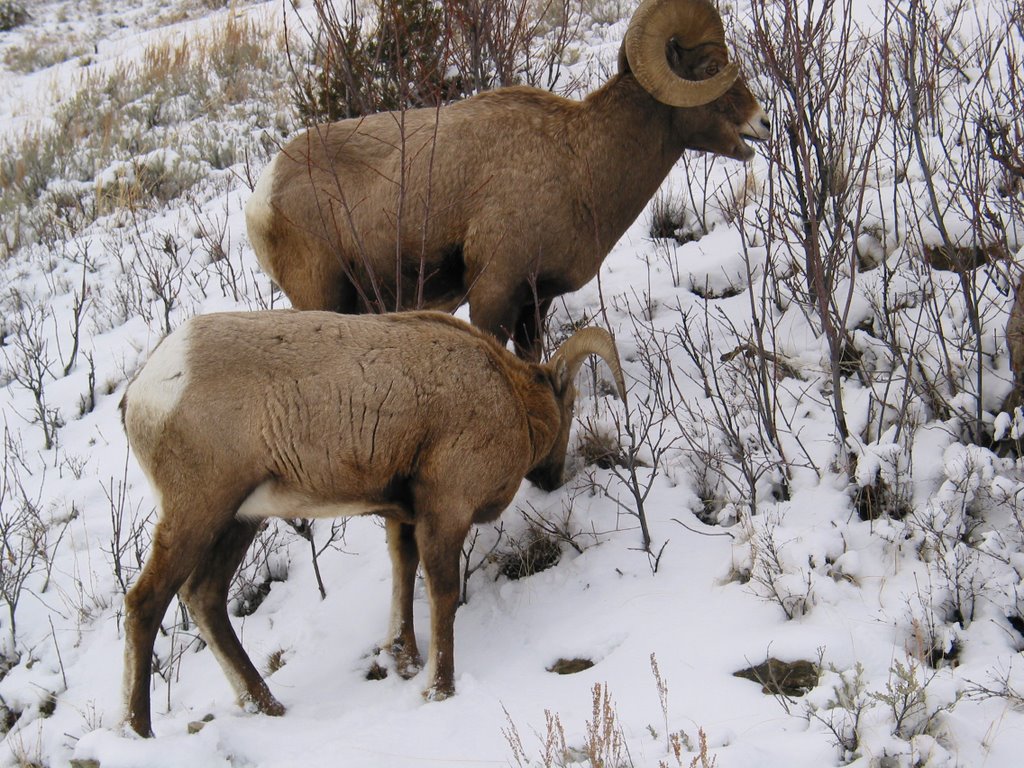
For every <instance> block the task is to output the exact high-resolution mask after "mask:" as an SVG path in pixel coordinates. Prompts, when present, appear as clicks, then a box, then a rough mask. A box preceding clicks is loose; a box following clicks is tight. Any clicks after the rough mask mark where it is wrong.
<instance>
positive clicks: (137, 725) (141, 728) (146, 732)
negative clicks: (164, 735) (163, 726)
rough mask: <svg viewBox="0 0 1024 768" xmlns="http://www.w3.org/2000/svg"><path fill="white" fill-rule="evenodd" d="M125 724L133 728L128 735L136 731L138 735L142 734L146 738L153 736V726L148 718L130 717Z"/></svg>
mask: <svg viewBox="0 0 1024 768" xmlns="http://www.w3.org/2000/svg"><path fill="white" fill-rule="evenodd" d="M125 725H127V726H128V728H129V729H131V730H130V731H129V732H128V735H131V734H132V733H134V734H135V735H136V736H141V737H142V738H144V739H152V738H153V726H152V725H151V724H150V722H149V720H148V719H144V718H141V717H129V718H128V719H127V720H126V721H125Z"/></svg>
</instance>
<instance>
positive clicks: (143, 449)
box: [121, 310, 625, 735]
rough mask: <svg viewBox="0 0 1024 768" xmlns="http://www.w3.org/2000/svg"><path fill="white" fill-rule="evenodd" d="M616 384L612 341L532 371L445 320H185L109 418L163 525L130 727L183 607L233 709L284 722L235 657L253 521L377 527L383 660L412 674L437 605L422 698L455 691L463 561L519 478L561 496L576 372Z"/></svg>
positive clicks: (129, 625) (129, 606)
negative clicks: (233, 597)
mask: <svg viewBox="0 0 1024 768" xmlns="http://www.w3.org/2000/svg"><path fill="white" fill-rule="evenodd" d="M591 354H596V355H599V356H601V357H602V358H603V359H604V360H605V361H606V362H607V363H608V365H609V366H610V368H611V370H612V373H613V376H614V379H615V383H616V386H617V388H618V391H619V394H620V396H622V397H625V383H624V381H623V377H622V372H621V369H620V367H619V358H618V353H617V352H616V350H615V346H614V344H613V342H612V340H611V337H610V336H609V335H608V333H607V332H605V331H604V330H601V329H597V328H587V329H584V330H581V331H579V332H577V333H576V334H575V335H573V336H572V337H571V338H569V339H568V340H567V341H566V342H565V343H564V344H563V345H562V347H561V348H560V349H559V350H558V352H557V353H556V354H555V355H554V356H553V357H552V359H551V361H550V362H549V363H547V364H545V365H538V364H535V363H528V362H524V361H522V360H520V359H518V358H516V357H515V355H513V354H512V353H511V352H508V351H506V350H505V349H503V348H502V347H500V346H499V344H498V343H497V341H496V340H495V339H494V338H493V337H492V336H490V335H488V334H485V333H483V332H481V331H479V330H477V329H475V328H473V327H472V326H471V325H468V324H467V323H464V322H462V321H461V320H457V319H455V318H453V317H451V316H450V315H446V314H443V313H438V312H410V313H400V314H391V315H381V316H362V317H353V316H344V315H337V314H334V313H332V312H296V311H289V310H283V311H271V312H254V313H237V314H220V315H205V316H199V317H195V318H193V319H191V320H189V321H188V322H186V323H185V324H184V325H182V326H181V327H180V328H179V329H178V330H176V331H175V332H174V333H172V334H171V335H170V336H168V337H167V338H166V339H165V340H164V341H163V342H162V343H161V344H160V346H159V347H157V349H156V350H155V351H154V352H153V355H152V357H151V358H150V360H149V361H148V362H147V363H146V365H145V366H144V367H143V369H142V371H141V372H140V373H139V374H138V376H137V377H136V378H135V379H134V381H133V382H132V383H131V384H130V385H129V387H128V391H127V393H126V394H125V398H124V400H123V401H122V404H121V407H122V414H123V417H124V424H125V431H126V432H127V434H128V440H129V442H130V444H131V446H132V449H133V450H134V452H135V455H136V456H137V458H138V460H139V463H140V464H141V466H142V468H143V469H144V470H145V472H146V475H147V477H148V478H149V480H150V483H151V484H152V486H153V488H154V490H155V493H156V497H157V499H158V502H159V506H160V515H159V519H158V522H157V524H156V528H155V530H154V532H153V546H152V552H151V553H150V555H149V560H148V561H147V563H146V566H145V568H144V569H143V571H142V574H141V575H140V577H139V579H138V581H137V582H136V584H135V586H134V587H133V588H132V589H131V591H130V592H129V593H128V596H127V598H126V600H125V606H126V617H125V634H126V640H125V696H126V717H127V720H128V723H129V724H130V725H131V727H132V728H134V729H135V731H137V732H138V733H140V734H142V735H149V734H150V733H151V722H150V708H149V686H150V675H151V661H152V654H153V642H154V639H155V637H156V633H157V630H158V628H159V626H160V621H161V619H162V618H163V615H164V612H165V611H166V609H167V606H168V604H169V602H170V600H171V597H172V596H173V595H174V594H175V592H177V593H178V594H179V596H180V597H181V599H182V600H183V601H184V602H185V603H186V604H187V605H188V607H189V609H190V611H191V612H192V615H193V618H194V619H195V621H196V624H197V625H198V627H199V629H200V631H201V632H202V633H203V636H204V637H205V639H206V641H207V642H208V643H209V645H210V648H211V649H212V650H213V653H214V655H215V656H216V658H217V660H218V661H219V662H220V664H221V666H222V667H223V669H224V672H225V673H226V675H227V677H228V679H229V680H230V682H231V683H232V685H233V686H234V688H235V690H236V692H237V694H238V697H239V700H240V702H242V703H243V704H245V705H247V706H250V707H254V708H255V709H258V710H259V711H261V712H265V713H267V714H274V715H277V714H281V713H283V712H284V708H283V707H282V706H281V704H279V703H278V702H277V700H276V699H275V698H274V696H273V695H272V694H271V693H270V690H269V688H268V687H267V685H266V683H265V682H264V681H263V679H262V678H261V677H260V675H259V673H258V672H257V671H256V668H255V667H254V666H253V664H252V662H251V661H250V660H249V657H248V656H247V655H246V653H245V651H244V650H243V649H242V646H241V644H240V643H239V641H238V637H237V636H236V635H235V632H234V630H233V629H232V627H231V624H230V622H229V620H228V613H227V606H226V600H227V590H228V584H229V582H230V580H231V576H232V574H233V573H234V571H235V569H236V568H237V567H238V564H239V563H240V562H241V560H242V557H243V556H244V554H245V551H246V549H247V548H248V546H249V544H250V542H251V541H252V539H253V536H254V534H255V532H256V528H257V524H258V522H259V521H260V520H262V519H263V518H266V517H271V516H275V517H285V518H292V517H328V516H339V515H363V514H377V515H380V516H381V517H383V518H384V519H385V522H386V528H387V537H388V548H389V550H390V554H391V562H392V576H393V585H392V607H391V626H390V628H389V631H388V636H387V638H386V640H387V646H386V647H388V648H389V649H390V651H391V653H392V654H394V656H395V658H396V661H397V662H398V668H399V671H400V672H402V674H403V675H404V676H411V675H412V674H415V672H416V671H417V670H418V669H419V662H420V659H419V652H418V650H417V648H416V636H415V633H414V632H413V624H412V608H413V605H412V603H413V599H412V598H413V586H414V579H415V574H416V568H417V565H418V563H419V562H420V561H421V560H422V562H423V569H424V572H425V574H426V581H427V590H428V595H429V598H430V606H431V610H430V614H431V639H430V652H429V659H428V667H427V669H428V673H427V678H426V682H427V686H428V687H427V690H426V692H425V695H427V696H428V697H430V698H444V697H446V696H448V695H450V694H451V693H453V691H454V682H453V677H454V662H453V658H452V650H453V646H452V642H453V622H454V618H455V607H456V602H457V600H458V595H459V553H460V551H461V548H462V544H463V540H464V539H465V536H466V533H467V532H468V531H469V528H470V526H471V525H472V524H473V523H478V522H482V521H488V520H493V519H494V518H496V517H497V516H498V515H499V514H500V513H501V512H502V510H503V509H504V508H505V507H506V506H507V505H508V504H509V502H510V501H511V500H512V497H513V495H514V494H515V493H516V490H517V489H518V487H519V485H520V482H521V481H522V479H523V477H524V476H525V477H530V478H531V479H533V480H534V481H535V482H537V483H538V484H540V485H542V486H544V487H547V488H551V487H555V486H557V485H558V484H559V483H560V482H561V476H562V468H563V464H564V460H565V452H566V445H567V442H568V438H569V428H570V424H571V421H572V410H573V402H574V400H575V387H574V385H573V380H574V378H575V376H576V373H577V372H578V370H579V367H580V365H581V363H582V362H583V360H584V358H586V357H587V356H588V355H591Z"/></svg>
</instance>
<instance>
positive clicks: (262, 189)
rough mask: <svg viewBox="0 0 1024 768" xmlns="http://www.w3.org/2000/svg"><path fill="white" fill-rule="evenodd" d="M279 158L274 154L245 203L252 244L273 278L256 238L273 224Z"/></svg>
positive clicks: (246, 222)
mask: <svg viewBox="0 0 1024 768" xmlns="http://www.w3.org/2000/svg"><path fill="white" fill-rule="evenodd" d="M277 158H278V155H274V157H273V159H272V160H271V161H270V162H269V163H268V164H267V167H266V168H264V169H263V173H261V174H260V178H259V180H258V181H257V182H256V187H255V188H254V189H253V191H252V196H251V197H250V198H249V201H248V202H247V203H246V204H245V224H246V227H247V228H248V230H249V240H250V241H254V242H253V243H252V245H253V250H255V251H256V261H258V262H259V265H260V267H261V268H262V269H263V271H264V272H266V273H267V274H268V275H270V277H271V278H274V275H273V273H272V271H271V270H270V269H269V265H268V264H265V263H264V262H263V254H264V251H263V249H262V248H260V247H259V246H258V244H257V243H256V242H255V240H257V239H258V238H259V237H260V236H261V234H262V233H263V232H264V231H265V230H267V229H268V228H269V227H270V226H271V217H272V216H273V215H274V209H273V208H271V206H270V193H271V191H272V190H273V188H274V168H275V166H276V165H277Z"/></svg>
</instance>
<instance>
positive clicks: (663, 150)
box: [573, 74, 683, 253]
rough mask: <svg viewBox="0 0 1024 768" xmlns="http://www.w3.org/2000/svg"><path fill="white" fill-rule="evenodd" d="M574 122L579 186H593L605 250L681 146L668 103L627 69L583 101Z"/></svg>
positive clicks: (639, 208) (596, 221)
mask: <svg viewBox="0 0 1024 768" xmlns="http://www.w3.org/2000/svg"><path fill="white" fill-rule="evenodd" d="M580 117H581V119H580V120H579V121H577V122H576V124H575V128H576V131H575V136H574V139H575V141H574V142H573V143H574V144H575V145H576V151H577V152H578V153H579V154H580V156H581V159H582V160H583V173H584V178H583V179H582V180H581V189H584V190H585V189H587V188H588V187H589V188H590V189H591V190H592V194H591V195H590V199H591V203H590V207H591V210H592V211H593V216H594V225H595V234H596V235H597V238H598V247H599V248H600V249H601V250H602V251H603V252H604V253H607V252H608V251H609V250H610V249H611V247H612V246H613V245H615V243H616V242H617V241H618V239H619V238H620V237H621V236H622V234H623V232H625V231H626V229H627V228H628V227H629V225H630V224H632V223H633V222H634V221H635V220H636V217H637V216H639V215H640V213H641V211H643V209H644V207H645V206H646V205H647V203H648V201H649V200H650V199H651V198H652V197H653V196H654V193H655V192H657V191H658V187H659V186H661V183H662V182H663V181H664V180H665V177H666V176H667V175H668V173H669V171H671V170H672V166H673V165H674V164H675V163H676V161H677V160H679V157H680V155H681V154H682V152H683V145H682V143H681V142H680V141H679V140H678V138H676V137H674V136H673V134H672V127H671V126H672V108H671V107H668V106H666V105H664V104H661V103H659V102H657V101H656V100H655V99H653V98H652V97H651V96H650V94H648V93H647V92H646V91H644V89H643V88H641V87H640V85H639V84H638V83H637V82H636V79H635V78H634V77H633V76H632V75H631V74H625V75H616V76H615V77H613V78H612V79H611V80H609V81H608V82H607V83H605V85H604V86H603V87H602V88H600V89H599V90H597V91H595V92H594V93H592V94H591V95H590V96H589V97H587V99H586V101H584V102H583V104H582V110H581V115H580Z"/></svg>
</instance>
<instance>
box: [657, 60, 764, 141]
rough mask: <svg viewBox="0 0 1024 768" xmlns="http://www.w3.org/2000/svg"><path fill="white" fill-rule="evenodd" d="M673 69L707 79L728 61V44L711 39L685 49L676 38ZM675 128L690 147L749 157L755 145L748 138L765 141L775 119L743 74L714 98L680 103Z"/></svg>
mask: <svg viewBox="0 0 1024 768" xmlns="http://www.w3.org/2000/svg"><path fill="white" fill-rule="evenodd" d="M667 55H668V59H669V65H670V66H671V68H672V71H673V72H675V73H676V74H677V75H678V76H679V77H681V78H685V79H686V80H706V79H708V78H711V77H714V76H715V75H717V74H718V73H719V72H721V71H722V70H723V69H724V68H725V66H726V65H727V64H728V61H729V59H728V54H727V53H726V50H725V47H724V46H721V45H717V44H715V43H708V44H705V45H701V46H698V47H696V48H694V49H690V50H684V49H683V48H681V47H680V46H679V45H678V44H677V43H676V42H675V41H670V42H669V44H668V47H667ZM673 121H674V128H675V132H676V135H677V136H678V137H679V138H680V140H681V141H682V143H683V144H684V146H685V147H686V148H687V149H694V150H698V151H701V152H712V153H714V154H716V155H722V156H724V157H731V158H733V159H734V160H749V159H750V158H752V157H753V156H754V149H753V147H751V146H750V144H748V143H747V141H748V140H752V141H764V140H765V139H767V138H768V137H769V136H770V135H771V122H770V121H769V119H768V115H766V114H765V112H764V110H763V109H762V108H761V105H760V104H758V102H757V99H756V98H754V94H752V93H751V92H750V89H749V88H748V87H747V84H746V82H745V81H744V80H743V78H742V77H738V78H736V80H735V82H734V83H733V84H732V86H731V87H730V88H729V90H727V91H726V92H725V93H723V94H722V95H721V96H719V97H718V98H717V99H715V100H714V101H711V102H709V103H707V104H702V105H700V106H696V107H676V109H675V112H674V115H673Z"/></svg>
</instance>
